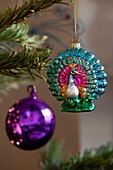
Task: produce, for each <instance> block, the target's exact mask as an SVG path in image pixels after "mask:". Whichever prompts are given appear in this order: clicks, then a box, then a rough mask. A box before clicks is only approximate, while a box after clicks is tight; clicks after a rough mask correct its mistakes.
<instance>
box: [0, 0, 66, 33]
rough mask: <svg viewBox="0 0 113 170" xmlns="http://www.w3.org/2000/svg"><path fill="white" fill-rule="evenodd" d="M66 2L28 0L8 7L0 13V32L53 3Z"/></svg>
mask: <svg viewBox="0 0 113 170" xmlns="http://www.w3.org/2000/svg"><path fill="white" fill-rule="evenodd" d="M56 3H57V4H68V3H65V2H64V1H63V0H30V1H29V2H28V1H25V3H24V4H23V5H22V6H19V7H17V6H15V7H14V8H12V7H10V6H9V7H8V9H7V10H5V11H3V12H1V13H0V32H2V31H4V30H5V29H6V28H7V27H9V26H11V25H12V24H17V23H19V22H21V21H24V20H26V18H28V17H30V16H32V15H34V14H36V13H38V12H39V11H43V10H45V9H47V8H49V7H51V6H52V5H54V4H56Z"/></svg>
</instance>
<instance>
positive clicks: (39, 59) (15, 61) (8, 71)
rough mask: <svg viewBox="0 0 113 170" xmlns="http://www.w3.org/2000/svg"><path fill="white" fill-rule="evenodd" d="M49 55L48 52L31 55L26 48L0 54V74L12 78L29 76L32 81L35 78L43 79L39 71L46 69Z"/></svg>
mask: <svg viewBox="0 0 113 170" xmlns="http://www.w3.org/2000/svg"><path fill="white" fill-rule="evenodd" d="M50 54H51V52H48V51H44V52H42V53H39V52H37V51H35V52H34V53H31V51H30V49H29V50H27V49H26V47H24V49H23V50H22V51H19V52H17V53H16V52H15V51H13V52H12V53H10V52H9V51H7V52H6V53H0V74H2V75H7V76H13V77H20V76H21V75H28V74H30V75H31V76H32V78H33V79H35V76H37V77H39V78H42V77H43V78H44V76H43V74H42V72H41V70H42V69H43V70H44V69H46V68H48V65H49V62H50V60H51V59H50V58H49V56H50ZM39 74H40V75H39Z"/></svg>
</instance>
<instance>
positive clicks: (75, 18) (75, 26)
mask: <svg viewBox="0 0 113 170" xmlns="http://www.w3.org/2000/svg"><path fill="white" fill-rule="evenodd" d="M76 5H77V3H76V0H74V30H75V39H76V38H77V11H76V9H77V6H76Z"/></svg>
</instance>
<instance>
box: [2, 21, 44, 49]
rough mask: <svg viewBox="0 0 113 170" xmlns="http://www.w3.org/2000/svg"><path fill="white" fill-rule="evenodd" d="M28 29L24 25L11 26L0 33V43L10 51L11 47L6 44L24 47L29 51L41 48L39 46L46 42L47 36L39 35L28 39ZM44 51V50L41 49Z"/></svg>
mask: <svg viewBox="0 0 113 170" xmlns="http://www.w3.org/2000/svg"><path fill="white" fill-rule="evenodd" d="M28 30H29V27H28V25H26V24H25V23H22V24H20V23H19V24H13V25H11V26H10V27H9V28H6V30H5V31H3V32H1V33H0V41H1V42H2V43H3V45H4V44H5V45H6V46H7V47H8V48H10V49H11V50H12V47H11V46H10V45H9V44H7V43H11V44H16V45H21V46H24V45H26V48H30V49H38V48H41V45H42V44H43V43H44V42H45V41H46V40H47V36H42V38H40V37H39V35H34V36H32V37H30V36H29V35H28ZM3 45H2V46H1V48H2V49H5V47H4V46H3ZM43 50H45V49H43Z"/></svg>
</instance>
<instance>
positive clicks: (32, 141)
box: [6, 86, 55, 150]
mask: <svg viewBox="0 0 113 170" xmlns="http://www.w3.org/2000/svg"><path fill="white" fill-rule="evenodd" d="M30 89H31V92H30V96H29V97H28V98H25V99H22V100H20V101H17V102H16V103H15V104H14V105H13V106H12V107H11V108H10V109H9V111H8V115H7V119H6V131H7V134H8V137H9V139H10V141H11V143H12V144H14V145H15V146H17V147H18V148H21V149H24V150H33V149H37V148H40V147H41V146H43V145H45V144H46V143H47V142H48V141H49V139H50V138H51V137H52V135H53V133H54V130H55V115H54V113H53V111H52V109H51V108H50V107H49V106H48V104H46V103H45V102H44V101H42V100H40V99H37V97H36V94H35V89H34V88H33V86H28V91H30Z"/></svg>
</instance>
